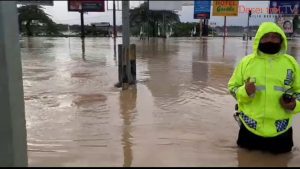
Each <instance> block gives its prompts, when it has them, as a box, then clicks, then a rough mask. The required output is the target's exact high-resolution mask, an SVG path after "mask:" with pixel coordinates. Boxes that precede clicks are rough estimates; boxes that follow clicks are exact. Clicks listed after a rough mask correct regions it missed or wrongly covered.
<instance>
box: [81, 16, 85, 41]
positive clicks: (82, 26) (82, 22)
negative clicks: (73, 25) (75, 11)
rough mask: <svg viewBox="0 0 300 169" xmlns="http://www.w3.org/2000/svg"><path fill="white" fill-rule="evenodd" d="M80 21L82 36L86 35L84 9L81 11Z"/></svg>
mask: <svg viewBox="0 0 300 169" xmlns="http://www.w3.org/2000/svg"><path fill="white" fill-rule="evenodd" d="M80 21H81V38H84V37H85V34H84V17H83V10H81V11H80Z"/></svg>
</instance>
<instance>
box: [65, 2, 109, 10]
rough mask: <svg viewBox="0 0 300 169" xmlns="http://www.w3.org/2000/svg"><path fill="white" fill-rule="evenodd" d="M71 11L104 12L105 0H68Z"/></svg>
mask: <svg viewBox="0 0 300 169" xmlns="http://www.w3.org/2000/svg"><path fill="white" fill-rule="evenodd" d="M68 10H69V11H75V12H79V11H85V12H104V11H105V0H68Z"/></svg>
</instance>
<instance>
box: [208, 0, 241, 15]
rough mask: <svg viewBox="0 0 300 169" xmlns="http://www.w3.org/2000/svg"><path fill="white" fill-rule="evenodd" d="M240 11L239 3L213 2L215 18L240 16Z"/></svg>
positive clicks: (226, 0) (216, 0) (219, 0)
mask: <svg viewBox="0 0 300 169" xmlns="http://www.w3.org/2000/svg"><path fill="white" fill-rule="evenodd" d="M238 9H239V1H228V0H222V1H221V0H214V1H213V16H238Z"/></svg>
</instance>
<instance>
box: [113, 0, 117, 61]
mask: <svg viewBox="0 0 300 169" xmlns="http://www.w3.org/2000/svg"><path fill="white" fill-rule="evenodd" d="M113 29H114V30H113V31H114V33H113V35H114V57H116V53H117V43H116V39H117V28H116V0H113Z"/></svg>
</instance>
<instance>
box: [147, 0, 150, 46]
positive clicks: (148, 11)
mask: <svg viewBox="0 0 300 169" xmlns="http://www.w3.org/2000/svg"><path fill="white" fill-rule="evenodd" d="M149 13H150V0H148V10H147V25H148V28H147V34H148V41H149V36H150V33H149V30H150V23H149Z"/></svg>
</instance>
